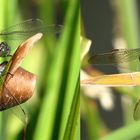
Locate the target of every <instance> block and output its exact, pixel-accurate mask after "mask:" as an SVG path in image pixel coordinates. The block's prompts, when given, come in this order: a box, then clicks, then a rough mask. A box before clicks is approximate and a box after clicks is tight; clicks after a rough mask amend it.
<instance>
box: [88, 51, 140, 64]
mask: <svg viewBox="0 0 140 140" xmlns="http://www.w3.org/2000/svg"><path fill="white" fill-rule="evenodd" d="M136 59H139V60H140V48H136V49H114V50H112V51H110V52H106V53H98V54H95V55H93V56H91V57H90V58H89V60H88V62H89V63H90V64H95V65H116V64H117V63H125V62H129V61H134V60H136Z"/></svg>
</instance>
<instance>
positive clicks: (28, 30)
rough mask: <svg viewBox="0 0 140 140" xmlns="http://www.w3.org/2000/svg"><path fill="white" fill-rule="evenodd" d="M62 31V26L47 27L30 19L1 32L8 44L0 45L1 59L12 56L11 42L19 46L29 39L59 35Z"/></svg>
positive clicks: (38, 21)
mask: <svg viewBox="0 0 140 140" xmlns="http://www.w3.org/2000/svg"><path fill="white" fill-rule="evenodd" d="M61 30H62V25H55V24H52V25H45V24H44V22H43V21H42V20H40V19H29V20H25V21H23V22H21V23H18V24H15V25H13V26H10V27H8V28H6V29H4V30H2V31H1V32H0V37H1V38H4V39H5V40H6V42H1V43H0V57H7V56H11V55H10V53H11V49H10V47H11V46H9V44H10V43H9V44H8V43H7V42H9V40H13V41H14V42H15V41H17V42H19V44H20V43H21V42H22V41H24V40H26V39H27V38H29V37H31V36H33V35H35V34H37V33H39V32H40V33H43V35H49V34H55V35H57V34H59V33H60V32H61Z"/></svg>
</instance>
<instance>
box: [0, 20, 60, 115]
mask: <svg viewBox="0 0 140 140" xmlns="http://www.w3.org/2000/svg"><path fill="white" fill-rule="evenodd" d="M61 30H62V26H61V25H45V24H44V23H43V21H42V20H40V19H29V20H26V21H23V22H21V23H18V24H16V25H13V26H10V27H8V28H6V29H4V30H3V31H1V32H0V38H2V39H4V42H1V44H0V57H7V56H11V48H10V47H14V46H12V45H11V43H10V42H11V41H13V42H18V43H19V44H20V43H21V42H23V41H25V40H26V39H28V38H29V37H31V36H33V35H35V34H37V33H43V35H48V36H49V35H50V34H51V35H52V34H53V35H58V34H59V33H60V32H61ZM19 44H18V45H19ZM18 45H17V46H15V47H18ZM7 63H8V62H7V61H4V62H3V63H1V64H0V79H1V80H0V81H1V84H2V83H3V81H4V78H3V71H4V70H5V67H6V66H7ZM7 91H8V92H9V93H10V91H9V89H8V88H7ZM11 95H12V94H11ZM9 96H10V94H9ZM11 98H14V99H15V102H17V104H19V106H20V103H18V101H17V100H16V97H13V96H11ZM18 108H20V109H21V110H22V107H18ZM5 109H6V108H5ZM2 110H3V109H2ZM22 112H23V113H22V114H25V113H24V110H22Z"/></svg>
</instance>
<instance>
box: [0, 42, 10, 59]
mask: <svg viewBox="0 0 140 140" xmlns="http://www.w3.org/2000/svg"><path fill="white" fill-rule="evenodd" d="M10 52H11V50H10V47H9V46H8V44H7V43H6V42H1V43H0V56H1V57H5V56H8V55H9V54H10Z"/></svg>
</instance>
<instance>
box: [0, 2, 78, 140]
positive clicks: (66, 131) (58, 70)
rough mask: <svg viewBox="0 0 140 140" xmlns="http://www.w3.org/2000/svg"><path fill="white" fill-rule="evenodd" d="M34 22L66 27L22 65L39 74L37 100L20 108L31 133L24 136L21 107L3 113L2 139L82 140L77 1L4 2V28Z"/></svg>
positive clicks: (1, 13)
mask: <svg viewBox="0 0 140 140" xmlns="http://www.w3.org/2000/svg"><path fill="white" fill-rule="evenodd" d="M31 18H39V19H41V20H43V21H44V24H45V25H52V24H56V25H62V26H63V29H62V31H61V32H60V34H59V38H56V36H49V35H48V36H47V35H46V36H43V39H41V40H40V41H39V42H38V43H37V44H36V46H35V47H34V48H33V49H32V50H31V52H30V53H29V55H28V56H27V57H26V58H25V60H24V62H23V64H22V67H23V68H24V69H26V70H28V71H30V72H32V73H34V74H36V75H37V85H36V90H35V93H34V95H33V97H32V98H31V99H30V100H29V101H27V102H26V103H24V104H22V108H23V109H24V110H25V111H26V113H27V115H28V118H29V121H28V125H27V129H26V132H25V133H24V132H23V131H24V130H25V125H24V124H23V123H22V119H23V118H24V116H20V115H21V114H22V113H20V112H22V111H21V110H20V109H15V110H16V111H17V112H16V111H14V112H16V113H15V114H16V115H13V113H12V111H10V110H9V111H3V112H0V140H21V139H26V140H57V139H59V140H64V139H65V140H67V139H69V140H70V139H71V140H73V139H76V140H77V139H80V130H79V129H80V127H79V124H80V123H79V106H80V105H79V102H80V101H79V100H80V99H79V69H80V62H79V56H80V48H79V43H80V42H79V38H80V23H79V22H80V21H79V1H78V0H40V1H38V0H29V1H24V0H1V1H0V19H1V20H0V30H2V29H4V28H6V27H8V26H11V25H14V24H16V23H19V22H22V21H24V20H27V19H31ZM11 46H12V45H11ZM13 110H14V109H13ZM17 116H18V117H17ZM23 133H24V134H23Z"/></svg>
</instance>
